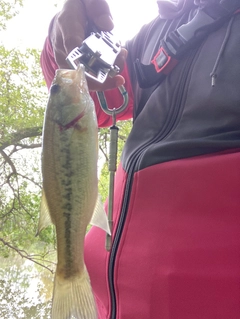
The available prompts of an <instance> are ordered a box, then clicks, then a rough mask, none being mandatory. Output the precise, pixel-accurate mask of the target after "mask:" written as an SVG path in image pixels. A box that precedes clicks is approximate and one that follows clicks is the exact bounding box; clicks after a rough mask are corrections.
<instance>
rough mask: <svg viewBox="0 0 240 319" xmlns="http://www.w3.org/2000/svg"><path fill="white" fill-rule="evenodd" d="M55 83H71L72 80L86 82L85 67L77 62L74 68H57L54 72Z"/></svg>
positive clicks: (80, 82) (80, 83) (81, 83)
mask: <svg viewBox="0 0 240 319" xmlns="http://www.w3.org/2000/svg"><path fill="white" fill-rule="evenodd" d="M55 78H56V84H57V83H58V82H60V83H62V84H72V83H73V82H75V83H78V84H79V85H83V83H84V82H86V77H85V67H84V65H83V64H79V65H78V67H77V69H76V70H73V69H58V70H56V74H55Z"/></svg>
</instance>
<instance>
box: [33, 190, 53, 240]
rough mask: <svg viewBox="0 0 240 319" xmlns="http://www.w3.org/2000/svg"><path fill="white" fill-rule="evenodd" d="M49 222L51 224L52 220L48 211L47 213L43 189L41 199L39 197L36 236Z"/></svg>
mask: <svg viewBox="0 0 240 319" xmlns="http://www.w3.org/2000/svg"><path fill="white" fill-rule="evenodd" d="M51 224H52V220H51V217H50V213H49V208H48V204H47V200H46V196H45V192H44V190H43V192H42V199H41V206H40V217H39V222H38V230H37V234H36V236H37V235H39V233H40V232H41V231H42V230H43V229H44V228H46V227H47V226H49V225H51Z"/></svg>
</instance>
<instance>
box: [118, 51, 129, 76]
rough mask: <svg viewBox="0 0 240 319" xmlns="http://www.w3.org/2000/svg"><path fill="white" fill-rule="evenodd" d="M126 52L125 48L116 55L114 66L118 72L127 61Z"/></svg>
mask: <svg viewBox="0 0 240 319" xmlns="http://www.w3.org/2000/svg"><path fill="white" fill-rule="evenodd" d="M127 55H128V51H127V50H126V49H125V48H122V49H121V51H120V53H119V54H118V56H117V58H116V61H115V64H116V65H117V66H118V67H119V68H120V72H121V71H122V70H123V68H124V65H125V62H126V59H127Z"/></svg>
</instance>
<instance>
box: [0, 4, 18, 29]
mask: <svg viewBox="0 0 240 319" xmlns="http://www.w3.org/2000/svg"><path fill="white" fill-rule="evenodd" d="M0 4H1V5H0V31H1V30H5V29H6V22H7V21H8V20H10V19H12V18H13V17H14V16H15V15H16V14H17V13H18V12H19V9H20V7H21V6H22V5H23V0H7V1H4V0H1V1H0Z"/></svg>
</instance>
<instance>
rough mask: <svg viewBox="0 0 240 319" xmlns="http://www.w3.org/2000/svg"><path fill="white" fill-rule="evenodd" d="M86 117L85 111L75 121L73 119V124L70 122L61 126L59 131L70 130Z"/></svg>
mask: <svg viewBox="0 0 240 319" xmlns="http://www.w3.org/2000/svg"><path fill="white" fill-rule="evenodd" d="M84 115H85V109H84V110H83V111H82V112H81V113H80V114H79V115H78V116H77V117H75V119H73V120H72V121H71V122H69V123H68V124H66V125H59V129H60V132H62V131H66V130H68V129H69V128H71V127H74V126H75V124H76V123H77V122H78V121H79V120H81V118H83V116H84Z"/></svg>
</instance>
